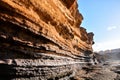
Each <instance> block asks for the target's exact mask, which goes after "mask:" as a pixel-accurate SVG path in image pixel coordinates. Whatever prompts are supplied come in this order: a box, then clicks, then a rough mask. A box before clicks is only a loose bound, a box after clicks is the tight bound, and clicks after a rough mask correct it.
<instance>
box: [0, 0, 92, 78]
mask: <svg viewBox="0 0 120 80" xmlns="http://www.w3.org/2000/svg"><path fill="white" fill-rule="evenodd" d="M77 7H78V5H77V0H70V1H67V0H0V80H4V79H5V80H7V79H13V80H15V79H16V80H29V79H30V80H41V79H43V80H46V79H55V80H57V79H67V80H69V79H72V76H74V75H75V73H76V72H77V70H78V69H81V68H82V66H84V65H86V63H89V62H90V55H91V53H92V44H93V34H92V33H89V34H88V33H87V32H86V30H85V29H84V28H82V27H79V26H80V24H81V22H82V19H83V17H82V15H81V14H80V13H79V11H78V9H77Z"/></svg>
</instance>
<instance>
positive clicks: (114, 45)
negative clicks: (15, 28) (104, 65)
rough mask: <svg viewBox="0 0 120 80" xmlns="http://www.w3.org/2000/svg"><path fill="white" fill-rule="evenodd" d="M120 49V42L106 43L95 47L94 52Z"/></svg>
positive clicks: (97, 44)
mask: <svg viewBox="0 0 120 80" xmlns="http://www.w3.org/2000/svg"><path fill="white" fill-rule="evenodd" d="M116 48H120V40H112V41H105V42H101V43H96V44H95V45H93V49H94V51H100V50H107V49H116Z"/></svg>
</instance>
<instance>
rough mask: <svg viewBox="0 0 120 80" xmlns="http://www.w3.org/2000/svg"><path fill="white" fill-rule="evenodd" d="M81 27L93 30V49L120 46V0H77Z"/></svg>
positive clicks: (89, 30) (98, 49)
mask: <svg viewBox="0 0 120 80" xmlns="http://www.w3.org/2000/svg"><path fill="white" fill-rule="evenodd" d="M78 5H79V11H80V12H81V13H82V15H83V17H84V20H83V22H82V25H81V26H82V27H85V28H86V29H87V31H88V32H94V34H95V36H94V41H95V44H94V45H93V49H94V51H100V50H106V49H115V48H120V0H78Z"/></svg>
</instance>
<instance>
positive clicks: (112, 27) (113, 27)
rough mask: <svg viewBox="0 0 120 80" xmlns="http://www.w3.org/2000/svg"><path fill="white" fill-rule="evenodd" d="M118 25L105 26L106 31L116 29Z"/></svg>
mask: <svg viewBox="0 0 120 80" xmlns="http://www.w3.org/2000/svg"><path fill="white" fill-rule="evenodd" d="M117 28H118V27H117V26H110V27H108V28H107V30H108V31H111V30H114V29H117Z"/></svg>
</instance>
